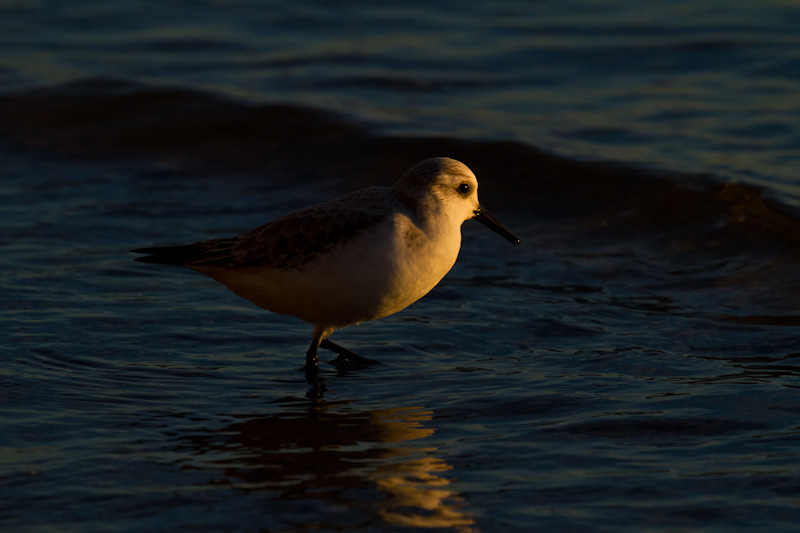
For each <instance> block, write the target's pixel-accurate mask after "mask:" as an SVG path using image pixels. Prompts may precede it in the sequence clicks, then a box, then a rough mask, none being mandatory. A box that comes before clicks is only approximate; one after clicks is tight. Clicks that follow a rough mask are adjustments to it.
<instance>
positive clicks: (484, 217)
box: [475, 205, 519, 244]
mask: <svg viewBox="0 0 800 533" xmlns="http://www.w3.org/2000/svg"><path fill="white" fill-rule="evenodd" d="M475 220H477V221H478V222H480V223H481V224H483V225H484V226H486V227H487V228H489V229H490V230H492V231H494V232H496V233H498V234H500V235H502V236H503V237H505V239H506V240H507V241H508V242H510V243H511V244H519V239H518V238H517V236H516V235H514V234H513V233H511V230H510V229H508V228H507V227H505V226H504V225H503V223H502V222H500V221H499V220H497V219H496V218H494V215H492V214H491V213H490V212H489V211H487V210H486V209H484V208H483V206H480V205H479V206H478V209H476V210H475Z"/></svg>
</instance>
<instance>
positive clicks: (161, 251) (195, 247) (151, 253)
mask: <svg viewBox="0 0 800 533" xmlns="http://www.w3.org/2000/svg"><path fill="white" fill-rule="evenodd" d="M204 248H205V246H203V245H202V244H200V243H196V244H184V245H181V246H155V247H152V248H137V249H136V250H131V252H133V253H135V254H148V255H145V256H143V257H137V258H136V259H135V261H140V262H142V263H155V264H159V265H180V266H182V265H185V264H186V263H190V262H192V261H193V260H195V259H197V257H198V256H199V255H200V254H202V252H203V250H204Z"/></svg>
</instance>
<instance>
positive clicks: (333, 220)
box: [134, 158, 519, 376]
mask: <svg viewBox="0 0 800 533" xmlns="http://www.w3.org/2000/svg"><path fill="white" fill-rule="evenodd" d="M471 218H474V219H476V220H478V221H480V222H482V223H483V224H485V225H486V226H488V227H489V228H490V229H492V230H494V231H496V232H497V233H499V234H500V235H502V236H503V237H505V238H506V239H507V240H509V241H510V242H512V243H514V244H516V243H518V242H519V239H517V237H516V236H515V235H514V234H513V233H511V232H510V231H509V230H508V229H507V228H506V227H505V226H503V225H502V224H501V223H500V222H499V221H498V220H497V219H496V218H494V217H493V216H492V215H491V214H490V213H489V212H488V211H487V210H486V209H485V208H483V207H482V206H481V205H480V203H479V202H478V181H477V179H476V178H475V175H474V174H473V173H472V171H471V170H470V169H469V168H467V167H466V166H465V165H464V164H462V163H460V162H458V161H455V160H453V159H448V158H435V159H427V160H425V161H422V162H421V163H418V164H417V165H415V166H414V167H412V168H411V169H410V170H409V171H408V172H406V173H405V174H404V175H403V177H402V178H400V180H399V181H398V182H397V183H396V184H395V185H394V187H392V188H389V187H371V188H367V189H362V190H360V191H356V192H353V193H350V194H347V195H344V196H341V197H339V198H336V199H334V200H331V201H329V202H325V203H322V204H318V205H315V206H311V207H307V208H305V209H301V210H300V211H297V212H295V213H291V214H289V215H285V216H283V217H281V218H278V219H277V220H274V221H272V222H270V223H268V224H266V225H264V226H261V227H259V228H256V229H254V230H252V231H250V232H248V233H245V234H243V235H240V236H238V237H231V238H226V239H215V240H211V241H205V242H199V243H195V244H188V245H184V246H167V247H155V248H142V249H139V250H134V252H138V253H144V254H150V255H147V256H145V257H140V258H138V259H137V261H142V262H145V263H160V264H168V265H183V266H186V267H188V268H191V269H192V270H196V271H198V272H200V273H202V274H206V275H207V276H210V277H212V278H214V279H215V280H217V281H219V282H221V283H223V284H224V285H225V286H226V287H228V288H229V289H231V290H232V291H233V292H235V293H236V294H238V295H239V296H241V297H243V298H246V299H248V300H250V301H251V302H253V303H254V304H256V305H258V306H260V307H263V308H264V309H268V310H270V311H274V312H276V313H284V314H287V315H293V316H296V317H298V318H301V319H302V320H304V321H306V322H308V323H310V324H312V325H313V326H314V335H313V337H312V341H311V346H310V347H309V349H308V352H307V353H306V366H305V369H306V373H307V374H308V375H310V376H315V375H316V373H317V371H318V361H319V359H318V357H317V347H318V346H322V347H323V348H330V349H332V350H333V351H335V352H337V353H339V354H340V356H343V359H341V361H342V362H344V363H349V364H354V363H355V364H365V363H369V362H370V361H369V360H367V359H364V358H361V357H359V356H357V355H356V354H354V353H352V352H350V351H349V350H346V349H344V348H342V347H341V346H338V345H336V344H334V343H332V342H331V341H330V340H328V337H330V335H331V334H332V333H333V331H334V330H335V329H339V328H343V327H346V326H349V325H351V324H357V323H359V322H365V321H368V320H375V319H377V318H382V317H385V316H388V315H391V314H393V313H396V312H398V311H400V310H401V309H405V308H406V307H407V306H409V305H411V304H412V303H414V302H416V301H417V300H419V299H420V298H422V297H423V296H424V295H425V294H427V293H428V292H429V291H430V290H431V289H433V287H435V286H436V284H437V283H439V281H440V280H441V279H442V278H443V277H444V275H445V274H447V272H448V271H450V269H451V268H452V266H453V265H454V264H455V261H456V258H457V257H458V252H459V250H460V248H461V225H462V224H463V223H464V221H466V220H469V219H471Z"/></svg>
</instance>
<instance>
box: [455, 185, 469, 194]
mask: <svg viewBox="0 0 800 533" xmlns="http://www.w3.org/2000/svg"><path fill="white" fill-rule="evenodd" d="M457 190H458V192H460V193H461V194H467V193H468V192H469V183H462V184H461V185H459V186H458V188H457Z"/></svg>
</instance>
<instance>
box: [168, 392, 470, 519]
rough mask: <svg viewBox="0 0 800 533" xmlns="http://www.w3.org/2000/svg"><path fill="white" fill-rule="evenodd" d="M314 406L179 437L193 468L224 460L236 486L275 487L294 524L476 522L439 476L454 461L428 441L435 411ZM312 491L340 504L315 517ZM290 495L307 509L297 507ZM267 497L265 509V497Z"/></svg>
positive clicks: (324, 501) (289, 407)
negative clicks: (427, 444)
mask: <svg viewBox="0 0 800 533" xmlns="http://www.w3.org/2000/svg"><path fill="white" fill-rule="evenodd" d="M308 406H309V404H308V403H307V402H306V403H303V402H296V403H295V402H294V401H293V402H291V403H290V404H286V405H285V408H284V409H283V411H282V412H279V413H277V414H273V415H269V416H262V417H246V418H242V419H241V420H239V421H236V422H234V423H232V424H230V425H228V426H226V427H224V428H209V429H208V430H205V431H200V432H198V430H197V428H193V429H191V430H187V433H186V435H182V436H181V435H179V436H178V442H179V443H180V444H179V446H180V447H181V448H183V447H184V446H187V447H189V448H190V449H191V450H192V453H191V462H192V464H191V466H192V468H194V469H198V468H199V469H203V470H205V469H209V470H211V471H212V472H219V471H220V467H221V468H222V472H220V474H221V475H223V477H224V478H225V486H227V487H229V488H230V489H234V490H236V489H238V488H241V489H243V490H246V491H247V492H248V493H252V492H264V493H276V496H275V497H274V498H272V500H274V502H275V506H276V507H278V508H280V510H281V514H280V520H282V521H290V522H292V523H291V524H289V526H290V527H291V526H292V525H299V524H301V523H304V522H306V521H308V520H310V519H313V520H315V521H319V520H323V521H327V522H330V523H326V524H324V525H325V527H329V528H330V529H335V528H336V526H337V522H336V520H350V519H354V518H355V517H358V518H357V519H358V521H359V523H363V522H364V521H371V522H370V524H371V525H373V526H374V527H380V524H384V525H386V524H392V525H397V526H403V527H410V526H418V527H432V528H433V527H450V528H455V529H457V530H462V529H463V530H468V529H470V526H472V524H473V523H474V520H473V519H472V517H470V516H469V515H468V514H466V513H465V512H464V511H463V509H462V507H463V501H462V498H461V497H460V496H459V495H458V494H457V493H456V492H455V491H453V490H450V489H448V488H447V487H448V485H449V484H450V480H449V479H447V478H445V477H442V476H441V473H442V472H445V471H448V470H450V469H451V467H450V466H449V465H448V464H447V463H446V462H444V461H443V460H442V459H440V458H437V457H435V455H434V453H435V448H430V447H424V439H427V438H429V437H431V436H432V435H433V433H434V431H435V429H433V428H430V427H427V425H426V423H428V422H430V421H431V419H432V413H431V412H430V411H426V410H424V409H422V408H394V409H381V410H377V411H370V412H354V411H353V410H352V406H351V405H347V404H339V405H334V404H326V403H320V402H314V403H312V404H311V408H310V409H309V408H308ZM412 441H421V442H419V443H413V442H412ZM420 444H421V445H422V446H421V445H420ZM204 464H205V465H207V466H206V467H204V466H203V465H204ZM353 494H358V495H360V496H359V497H357V498H353V497H352V495H353ZM309 499H314V500H317V501H318V502H319V503H320V504H321V505H322V506H323V508H324V509H336V511H335V512H333V511H331V512H326V513H325V517H324V518H320V517H316V516H315V517H309V516H308V508H309V506H308V503H305V504H303V503H302V502H308V500H309ZM292 502H297V505H298V506H299V507H300V508H302V512H299V511H298V514H297V515H294V514H293V513H292V508H293V507H292ZM264 506H265V510H269V506H270V504H269V503H265V504H264ZM283 525H286V524H285V523H284V524H283Z"/></svg>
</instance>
